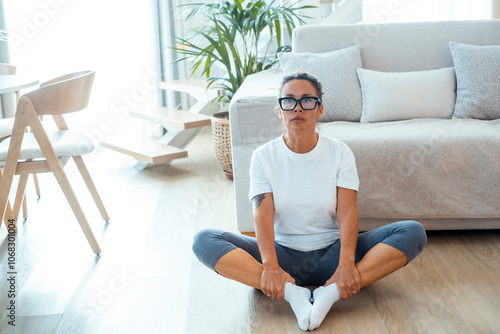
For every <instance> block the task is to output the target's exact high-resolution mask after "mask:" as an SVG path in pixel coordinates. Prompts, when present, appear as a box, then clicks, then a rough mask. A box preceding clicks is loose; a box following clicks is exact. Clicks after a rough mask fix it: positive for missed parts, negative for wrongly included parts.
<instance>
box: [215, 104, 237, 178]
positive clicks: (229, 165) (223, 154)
mask: <svg viewBox="0 0 500 334" xmlns="http://www.w3.org/2000/svg"><path fill="white" fill-rule="evenodd" d="M211 120H212V137H213V141H214V146H215V154H216V155H217V160H219V162H220V164H221V165H222V171H223V172H224V174H225V175H226V177H227V178H228V179H230V180H232V179H233V157H232V154H231V133H230V131H229V112H228V111H224V112H219V113H215V114H213V115H212V117H211Z"/></svg>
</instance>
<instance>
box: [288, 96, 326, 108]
mask: <svg viewBox="0 0 500 334" xmlns="http://www.w3.org/2000/svg"><path fill="white" fill-rule="evenodd" d="M278 102H279V104H280V107H281V109H282V110H284V111H290V110H293V109H295V107H296V106H297V102H299V103H300V106H301V107H302V109H304V110H313V109H314V108H316V106H317V105H318V104H319V103H321V101H320V100H319V98H318V97H313V96H306V97H303V98H301V99H299V100H297V99H294V98H293V97H282V98H279V99H278Z"/></svg>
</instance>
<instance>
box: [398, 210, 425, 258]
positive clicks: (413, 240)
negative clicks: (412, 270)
mask: <svg viewBox="0 0 500 334" xmlns="http://www.w3.org/2000/svg"><path fill="white" fill-rule="evenodd" d="M401 223H402V224H403V226H404V228H403V229H404V231H405V234H406V237H405V238H404V239H405V243H406V244H407V246H406V247H407V252H406V255H407V257H408V262H411V261H412V260H413V259H414V258H415V257H417V255H418V254H420V253H421V252H422V250H423V249H424V247H425V245H426V244H427V234H426V233H425V228H424V226H423V225H422V224H420V223H419V222H417V221H415V220H407V221H404V222H401Z"/></svg>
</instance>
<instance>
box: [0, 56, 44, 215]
mask: <svg viewBox="0 0 500 334" xmlns="http://www.w3.org/2000/svg"><path fill="white" fill-rule="evenodd" d="M16 70H17V68H16V67H15V66H14V65H11V64H5V63H0V75H14V74H16ZM8 94H9V93H8ZM13 94H14V96H15V99H16V104H17V103H18V102H19V91H15V92H14V93H13ZM2 95H3V94H2ZM13 126H14V118H3V119H0V142H2V141H3V140H5V139H6V138H8V137H10V135H11V133H12V127H13ZM1 179H2V172H1V171H0V180H1ZM33 181H34V182H35V190H36V194H37V196H38V197H40V187H39V185H38V178H37V176H36V174H33ZM22 204H23V217H24V219H27V218H28V208H27V205H26V196H24V198H23V202H22ZM9 209H11V208H10V203H8V208H7V210H9ZM16 216H17V214H16ZM0 223H1V220H0ZM5 223H6V224H7V223H8V222H7V218H5Z"/></svg>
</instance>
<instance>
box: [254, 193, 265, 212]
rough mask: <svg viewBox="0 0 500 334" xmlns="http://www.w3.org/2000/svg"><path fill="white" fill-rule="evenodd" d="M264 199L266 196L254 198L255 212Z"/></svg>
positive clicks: (261, 195) (259, 195)
mask: <svg viewBox="0 0 500 334" xmlns="http://www.w3.org/2000/svg"><path fill="white" fill-rule="evenodd" d="M264 198H266V195H265V194H258V195H255V196H254V197H253V198H252V204H253V212H255V211H256V210H257V209H258V208H259V206H260V204H261V203H262V201H263V200H264Z"/></svg>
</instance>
